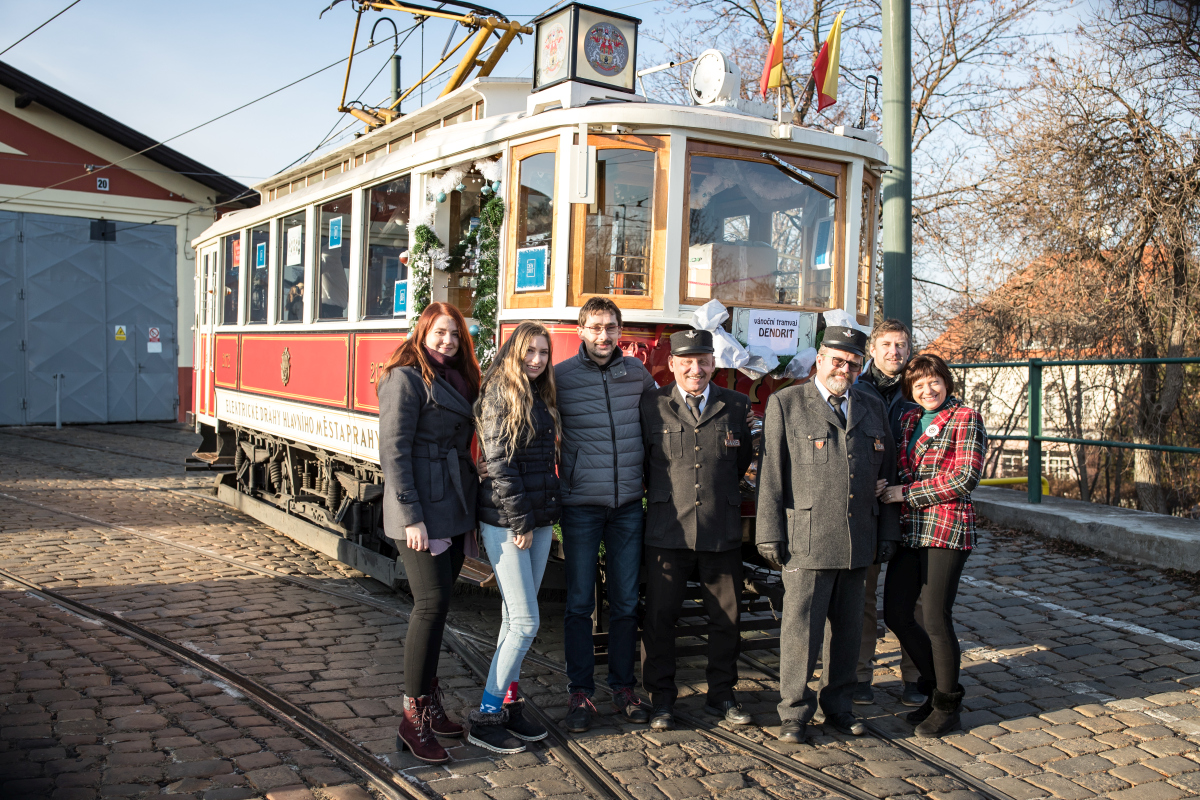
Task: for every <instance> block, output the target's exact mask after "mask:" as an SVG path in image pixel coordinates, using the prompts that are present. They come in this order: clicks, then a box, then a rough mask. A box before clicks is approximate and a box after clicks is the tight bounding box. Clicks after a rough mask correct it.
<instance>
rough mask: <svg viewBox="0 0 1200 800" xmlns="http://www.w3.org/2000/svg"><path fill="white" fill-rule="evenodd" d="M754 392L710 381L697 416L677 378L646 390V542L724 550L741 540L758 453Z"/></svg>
mask: <svg viewBox="0 0 1200 800" xmlns="http://www.w3.org/2000/svg"><path fill="white" fill-rule="evenodd" d="M749 410H750V398H748V397H747V396H746V395H744V394H741V393H740V392H734V391H730V390H729V389H722V388H721V387H720V386H717V385H716V384H709V393H708V403H707V404H706V405H705V406H704V413H703V414H701V415H700V420H699V421H697V420H696V417H695V415H694V414H693V413H692V410H691V408H689V407H688V406H687V404H685V403H684V402H683V399H682V398H681V397H680V396H679V390H678V389H677V388H676V386H675V384H674V383H671V384H668V385H667V386H664V387H662V388H661V389H656V390H654V391H650V392H646V393H645V394H643V395H642V407H641V411H642V433H643V436H644V437H645V445H646V489H647V491H646V495H647V498H648V503H647V510H648V512H649V516H648V517H647V519H646V534H645V543H646V544H647V545H649V546H651V547H663V548H672V549H676V550H696V551H701V552H709V553H720V552H724V551H726V550H733V549H734V548H737V547H740V546H741V543H742V492H741V480H742V475H744V474H745V473H746V468H747V467H748V466H750V461H751V459H752V458H753V457H754V447H753V445H752V444H751V443H750V426H749V425H747V424H746V413H747V412H748V411H749Z"/></svg>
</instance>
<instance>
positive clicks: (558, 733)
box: [0, 479, 635, 800]
mask: <svg viewBox="0 0 1200 800" xmlns="http://www.w3.org/2000/svg"><path fill="white" fill-rule="evenodd" d="M125 480H127V479H125ZM164 491H176V492H179V493H182V494H187V495H189V496H192V497H196V498H199V499H211V500H214V501H215V499H214V498H205V497H203V496H202V495H198V494H195V493H193V492H190V491H186V490H183V491H181V490H164ZM0 498H2V499H5V500H9V501H11V502H16V503H20V504H23V505H29V506H33V507H36V508H39V509H41V510H43V511H49V512H52V513H56V514H60V515H63V516H67V517H71V518H74V519H77V520H80V521H81V522H86V523H88V524H89V525H97V526H100V527H104V528H108V529H110V530H116V531H120V532H121V533H124V534H127V535H131V536H137V537H139V538H142V539H146V540H149V541H153V542H156V543H158V544H162V545H165V546H168V547H174V548H178V549H182V550H186V551H188V552H189V553H192V554H194V555H198V556H201V557H204V558H208V559H213V560H217V561H220V562H223V563H225V564H228V565H230V566H235V567H238V568H240V569H243V570H245V571H247V572H252V573H255V574H259V575H263V576H264V577H269V578H272V579H275V580H279V581H283V582H286V583H290V584H293V585H296V586H301V587H303V588H305V589H308V590H310V591H314V592H317V593H320V594H325V595H329V596H333V597H338V598H340V599H343V600H349V601H352V602H355V603H358V604H360V605H365V606H369V607H371V608H373V609H376V610H378V611H382V612H385V613H387V614H390V615H392V616H395V617H397V618H399V619H401V620H404V621H407V620H408V617H409V614H408V612H407V611H406V610H405V609H403V608H400V607H398V605H397V604H393V603H388V602H386V601H383V600H379V599H377V598H375V597H372V596H370V595H363V594H359V593H357V592H350V591H343V590H340V589H335V588H331V587H327V586H322V585H320V583H319V582H318V581H316V580H313V579H311V578H306V577H302V576H296V575H288V574H286V573H282V572H278V571H277V570H273V569H270V568H269V567H261V566H258V565H255V564H248V563H246V562H244V561H242V560H240V559H236V558H232V557H230V556H226V555H223V554H221V553H214V552H212V551H209V550H206V549H204V548H200V547H195V546H194V545H188V544H184V543H182V542H176V541H172V540H171V539H168V538H165V537H162V536H157V535H155V534H151V533H147V532H145V531H140V530H137V529H135V528H130V527H128V526H125V525H117V524H115V523H111V522H106V521H104V520H99V519H96V518H94V517H89V516H87V515H84V514H77V513H75V512H72V511H66V510H64V509H58V508H53V507H51V506H48V505H45V504H44V503H38V502H36V501H33V500H27V499H25V498H21V497H17V496H15V495H12V494H9V493H7V492H0ZM215 502H219V501H215ZM0 576H3V577H6V578H9V579H11V580H13V581H14V582H18V583H20V584H22V585H25V586H27V587H33V588H35V589H36V590H37V591H39V592H41V593H42V594H43V595H44V596H46V597H48V598H51V600H52V602H56V603H60V604H63V605H67V606H68V607H70V608H75V607H78V608H80V609H85V610H86V613H85V615H86V616H92V617H94V618H97V619H101V620H103V621H105V622H106V624H108V623H109V622H110V621H114V622H117V623H120V624H121V625H124V626H127V627H128V628H129V630H130V631H133V630H134V629H137V631H139V632H141V633H144V634H145V636H148V637H152V638H153V639H154V640H155V641H156V642H158V643H159V644H162V645H163V646H169V647H170V649H171V653H172V654H173V655H175V656H176V657H179V656H180V655H181V654H191V656H192V657H195V658H197V659H202V660H204V661H205V662H208V663H209V665H210V666H213V667H215V668H219V670H220V673H219V674H220V675H230V676H235V675H239V673H236V672H234V671H232V670H230V669H228V668H227V667H223V666H221V665H219V664H217V662H215V661H211V660H210V659H206V658H203V657H202V656H199V655H198V654H195V653H194V652H192V651H191V650H189V649H188V648H185V647H183V646H182V645H178V644H175V643H173V642H170V640H168V639H166V638H165V637H161V636H159V635H158V634H154V633H152V632H150V631H147V630H145V629H143V628H141V627H140V626H137V625H134V624H133V623H129V622H125V621H123V620H120V618H119V617H116V616H114V615H111V614H107V612H103V611H100V610H98V609H92V608H91V607H90V606H86V605H85V604H82V603H78V602H77V601H73V600H70V599H69V598H66V597H65V596H62V595H60V594H59V593H57V592H52V591H50V590H46V589H43V588H42V587H38V586H37V585H36V584H33V583H31V582H29V581H27V580H25V579H24V578H21V577H20V576H17V575H15V574H12V573H9V572H7V571H5V570H2V569H0ZM67 601H69V603H68V602H67ZM80 613H84V612H83V611H81V612H80ZM131 635H132V634H131ZM136 638H139V639H143V640H145V639H144V637H143V636H142V635H140V634H139V635H138V636H137V637H136ZM159 640H161V641H159ZM146 641H147V643H148V644H150V643H151V642H150V641H148V640H146ZM443 641H444V643H445V644H446V646H447V648H448V649H449V650H450V651H451V652H452V653H454V654H455V655H457V656H458V657H459V658H460V659H462V661H463V663H464V664H466V665H467V667H468V669H470V670H471V672H472V673H473V674H474V675H475V676H476V678H478V679H479V680H480V681H481V682H482V681H486V679H487V675H488V668H489V662H488V660H487V659H486V658H485V657H484V655H483V654H482V653H480V652H479V650H478V649H476V647H475V646H474V645H473V644H470V643H469V642H468V641H467V639H466V638H464V637H462V636H461V635H460V631H459V630H458V629H457V628H455V627H453V626H447V630H446V636H445V637H444V639H443ZM154 646H156V648H157V649H161V647H158V645H154ZM547 661H548V660H547ZM548 663H553V662H548ZM197 668H199V669H205V670H206V671H209V672H210V673H211V672H212V670H209V669H208V667H206V666H202V665H197ZM221 680H225V681H227V682H230V683H231V685H235V686H237V688H239V690H241V686H240V685H239V684H235V683H233V682H232V680H231V679H230V678H226V677H221ZM242 680H244V681H245V682H246V685H247V687H248V689H247V690H246V691H245V693H246V694H247V695H248V696H251V697H256V698H257V697H260V696H261V697H264V698H266V701H267V702H269V703H270V702H274V703H276V707H279V708H283V709H289V708H290V709H295V710H296V711H299V712H300V713H301V714H304V715H305V717H308V719H310V720H312V722H313V723H315V724H316V725H323V723H320V722H319V721H318V720H316V719H315V718H313V717H311V716H310V715H307V714H306V712H303V711H302V710H300V709H299V707H298V706H295V705H294V704H292V703H291V702H290V701H287V700H286V699H285V698H283V697H281V696H279V695H277V694H275V693H273V692H271V691H270V690H269V689H266V688H265V687H262V686H261V685H259V684H257V683H256V682H254V681H252V680H250V679H249V678H244V676H243V678H242ZM280 704H282V705H280ZM525 704H526V710H527V711H528V712H529V713H530V715H531V716H533V717H534V718H535V719H537V720H538V722H539V723H540V724H542V725H543V726H544V727H545V728H546V730H547V731H548V732H549V733H550V738H551V739H552V740H553V742H552V743H551V744H549V745H547V746H546V749H547V751H549V752H550V753H551V754H552V755H553V756H554V757H555V758H557V759H558V760H559V762H560V763H562V765H563V767H564V768H565V769H567V770H568V771H569V772H571V774H572V775H573V776H574V777H575V778H576V780H578V781H579V783H580V784H581V785H582V786H583V787H584V788H585V789H586V790H587V791H589V792H590V793H591V794H593V795H595V796H596V797H597V798H601V799H602V800H603V799H605V798H608V799H609V800H635V798H634V797H633V795H631V794H630V793H629V792H628V791H627V790H626V789H625V788H624V787H623V786H622V785H621V784H620V783H619V782H618V781H616V780H615V779H613V778H612V776H611V775H610V774H609V773H608V771H607V770H605V769H604V768H603V767H602V766H601V765H600V764H599V762H598V761H596V759H595V758H594V757H593V756H592V755H591V754H590V753H588V752H587V750H586V749H585V748H583V747H582V746H581V745H580V744H579V743H578V742H576V741H575V740H574V739H573V738H572V737H570V736H568V735H567V734H566V733H564V732H563V731H562V729H561V728H560V727H559V726H558V723H557V722H556V721H555V720H553V719H552V718H551V717H550V716H549V715H548V714H546V712H545V711H544V710H543V709H542V708H541V707H539V706H538V705H537V704H536V703H534V702H533V701H531V700H529V699H526V700H525ZM264 707H266V708H267V709H268V710H271V711H272V713H273V715H275V716H277V717H278V716H279V714H278V713H276V712H275V711H274V710H273V709H272V708H271V706H269V705H268V706H264ZM284 713H285V714H286V713H288V712H287V711H285V712H284ZM301 724H306V723H305V722H302V723H301ZM293 727H296V726H295V725H293ZM324 727H325V728H328V726H324ZM314 730H316V731H317V734H316V735H314V738H316V739H318V741H320V737H321V735H322V734H321V732H320V728H314ZM328 730H329V731H331V732H332V733H333V734H336V736H338V737H341V740H342V742H340V743H339V742H337V741H336V740H334V741H333V743H332V747H333V749H332V750H331V752H335V753H337V752H339V751H338V750H337V749H336V748H337V747H338V746H343V747H346V746H348V747H350V748H353V751H354V752H353V758H351V759H350V760H349V761H348V762H347V763H349V765H350V766H352V767H353V768H354V769H356V771H358V772H359V773H360V774H363V776H364V777H365V778H368V779H369V780H371V781H372V782H373V783H377V782H379V781H380V780H383V778H381V777H380V776H379V775H378V774H374V773H372V774H371V775H368V774H367V773H366V772H364V771H363V769H364V768H362V767H361V765H360V764H359V761H360V760H362V759H367V760H369V761H372V762H374V763H375V764H379V762H378V761H377V760H376V759H375V758H374V756H372V755H370V754H369V753H367V752H366V751H365V750H363V749H362V748H360V747H358V745H356V744H354V743H353V742H350V740H348V739H346V738H345V737H343V736H341V734H339V733H337V731H335V730H333V729H332V728H328ZM326 738H327V739H328V738H330V737H326ZM321 743H322V746H326V744H325V742H323V741H322V742H321ZM339 757H340V756H339ZM380 766H381V767H382V765H381V764H380ZM430 796H433V795H427V794H424V793H421V794H417V795H413V794H409V795H406V797H409V798H420V800H425V798H427V797H430Z"/></svg>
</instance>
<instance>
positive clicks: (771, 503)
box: [756, 326, 900, 742]
mask: <svg viewBox="0 0 1200 800" xmlns="http://www.w3.org/2000/svg"><path fill="white" fill-rule="evenodd" d="M866 343H867V336H866V334H864V333H863V332H861V331H859V330H856V329H854V328H844V327H841V326H838V327H829V328H826V329H825V338H824V341H823V342H822V344H821V348H820V350H819V352H818V354H817V373H816V375H815V376H814V378H813V379H812V380H810V381H808V382H806V383H804V384H802V385H800V386H791V387H788V388H786V389H783V390H781V391H778V392H775V393H774V394H772V395H771V397H770V399H769V400H768V401H767V413H766V419H765V422H764V427H763V440H762V464H761V466H760V468H759V470H758V481H759V482H758V524H757V540H756V541H757V544H758V551H759V553H760V554H761V555H762V556H763V557H764V558H765V559H767V561H769V562H771V563H773V564H778V565H781V570H782V573H783V587H784V596H783V623H782V632H781V635H780V651H781V652H780V662H781V670H780V671H781V676H780V682H779V693H780V702H779V718H780V720H781V722H782V725H781V726H780V731H779V738H780V739H781V740H783V741H787V742H799V741H802V740H803V739H804V735H805V728H806V726H807V724H808V722H809V720H811V719H812V717H813V715H814V714H815V713H816V710H817V704H818V697H817V695H816V693H814V692H813V691H812V690H811V689H809V688H808V681H809V678H811V676H812V673H813V670H814V669H815V667H816V663H817V657H818V656H819V655H820V653H821V644H822V640H823V634H824V631H825V623H826V621H827V620H828V623H829V627H830V631H831V635H830V643H829V651H828V657H827V660H826V662H825V664H824V674H823V675H822V681H821V683H822V686H821V690H820V706H821V710H822V711H824V712H825V721H826V723H828V724H830V725H832V726H833V727H834V728H835V729H837V730H838V731H840V732H842V733H846V734H851V735H855V736H860V735H862V734H863V733H864V732H865V731H866V728H865V726H864V725H863V723H862V722H861V721H859V720H858V719H857V718H856V717H855V716H854V714H853V712H852V711H851V693H852V692H853V690H854V687H855V685H856V683H857V681H856V678H855V668H856V665H857V661H858V649H859V639H860V637H861V635H862V620H863V583H864V579H865V577H866V572H867V567H868V566H870V565H871V564H872V563H876V562H883V561H887V560H888V559H890V558H891V557H892V556H893V555H895V553H896V550H897V548H898V546H899V541H900V515H899V507H898V506H896V505H895V504H880V503H879V501H878V500H877V499H876V497H875V483H876V481H877V480H879V479H881V478H883V479H886V480H887V481H888V485H892V482H893V481H894V480H895V479H896V444H895V441H894V439H893V437H892V433H891V428H890V426H889V425H888V419H887V412H886V410H885V409H884V407H883V402H882V401H881V400H880V399H879V397H878V396H877V395H876V394H875V393H874V392H871V391H869V390H867V389H864V388H862V387H859V386H855V385H853V384H854V378H855V376H856V375H857V374H858V372H859V371H861V370H862V366H863V359H864V352H865V347H866Z"/></svg>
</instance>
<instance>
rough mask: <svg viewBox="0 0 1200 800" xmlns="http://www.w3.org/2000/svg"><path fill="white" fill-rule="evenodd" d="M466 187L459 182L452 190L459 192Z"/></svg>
mask: <svg viewBox="0 0 1200 800" xmlns="http://www.w3.org/2000/svg"><path fill="white" fill-rule="evenodd" d="M466 188H467V187H466V186H463V185H462V184H461V183H460V184H459V185H458V186H455V187H454V191H456V192H461V191H462V190H463V189H466Z"/></svg>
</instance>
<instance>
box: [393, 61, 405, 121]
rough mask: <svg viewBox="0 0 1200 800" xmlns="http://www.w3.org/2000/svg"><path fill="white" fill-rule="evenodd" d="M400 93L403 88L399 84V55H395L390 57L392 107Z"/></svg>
mask: <svg viewBox="0 0 1200 800" xmlns="http://www.w3.org/2000/svg"><path fill="white" fill-rule="evenodd" d="M402 91H403V87H402V85H401V83H400V55H399V54H396V55H393V56H392V104H393V105H395V104H396V101H397V100H399V99H400V92H402ZM396 110H397V111H399V110H400V109H399V108H397V109H396Z"/></svg>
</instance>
